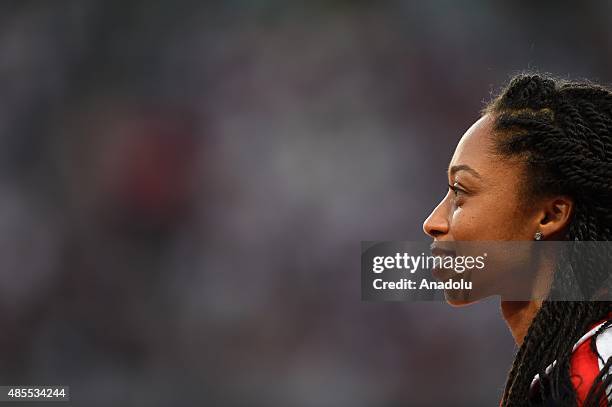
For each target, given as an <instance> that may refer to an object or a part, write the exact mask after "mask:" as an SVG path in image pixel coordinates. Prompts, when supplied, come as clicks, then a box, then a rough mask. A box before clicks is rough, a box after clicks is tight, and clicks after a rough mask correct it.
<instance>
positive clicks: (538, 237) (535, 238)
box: [533, 230, 543, 240]
mask: <svg viewBox="0 0 612 407" xmlns="http://www.w3.org/2000/svg"><path fill="white" fill-rule="evenodd" d="M542 236H543V235H542V232H540V231H539V230H538V231H537V232H536V233H535V235H533V239H534V240H542Z"/></svg>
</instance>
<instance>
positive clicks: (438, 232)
mask: <svg viewBox="0 0 612 407" xmlns="http://www.w3.org/2000/svg"><path fill="white" fill-rule="evenodd" d="M448 230H449V225H448V217H447V213H446V200H445V199H443V200H442V202H440V203H439V204H438V206H436V208H435V209H434V210H433V211H432V212H431V214H430V215H429V216H428V217H427V219H425V222H423V232H425V234H426V235H428V236H430V237H432V238H434V239H435V238H438V237H440V236H444V235H445V234H447V233H448Z"/></svg>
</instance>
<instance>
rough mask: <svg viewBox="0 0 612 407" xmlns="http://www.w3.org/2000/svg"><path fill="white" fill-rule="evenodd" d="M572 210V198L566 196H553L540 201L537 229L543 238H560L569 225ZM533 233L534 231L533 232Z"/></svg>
mask: <svg viewBox="0 0 612 407" xmlns="http://www.w3.org/2000/svg"><path fill="white" fill-rule="evenodd" d="M573 210H574V200H573V199H571V198H570V197H567V196H555V197H553V198H547V199H545V200H544V201H543V202H542V207H541V211H540V215H539V221H540V223H539V225H538V230H539V231H540V232H542V234H543V235H544V239H547V240H556V239H558V238H561V236H562V235H563V234H564V232H565V230H566V229H567V226H568V225H569V222H570V219H571V216H572V213H573ZM534 233H535V232H534Z"/></svg>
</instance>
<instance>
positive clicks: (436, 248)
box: [429, 242, 457, 281]
mask: <svg viewBox="0 0 612 407" xmlns="http://www.w3.org/2000/svg"><path fill="white" fill-rule="evenodd" d="M451 245H452V242H433V243H432V244H431V245H430V246H429V249H430V251H431V254H432V255H434V256H438V257H447V256H450V257H455V256H456V255H457V252H456V251H455V250H453V249H451V248H450V246H451ZM444 246H446V247H444ZM431 274H432V276H433V277H434V278H435V279H436V280H438V281H446V280H448V279H449V278H451V277H452V276H453V273H452V272H451V271H450V270H447V269H444V268H441V269H440V268H435V267H434V268H432V269H431Z"/></svg>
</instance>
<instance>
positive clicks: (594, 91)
mask: <svg viewBox="0 0 612 407" xmlns="http://www.w3.org/2000/svg"><path fill="white" fill-rule="evenodd" d="M483 113H485V114H490V115H492V117H493V120H494V125H493V129H494V130H493V132H494V140H495V141H494V144H495V150H496V151H495V153H496V154H499V155H501V156H503V157H508V158H518V159H520V160H521V161H522V162H523V163H524V165H525V166H524V168H525V181H524V182H525V184H524V187H523V188H524V191H523V194H524V196H525V197H526V198H524V201H529V200H533V199H536V198H538V197H540V196H551V195H552V194H565V195H567V196H570V197H572V199H573V200H574V210H573V212H572V214H571V217H570V220H569V224H568V227H567V228H566V232H565V236H564V237H563V239H564V240H569V241H578V242H582V241H608V240H612V210H611V209H612V92H611V91H610V90H608V89H606V88H604V87H602V86H599V85H594V84H591V83H587V82H579V83H578V82H568V81H561V80H557V79H554V78H551V77H549V76H546V75H539V74H521V75H518V76H516V77H515V78H514V79H512V80H511V82H510V83H509V85H508V86H507V87H506V88H505V89H504V90H503V91H502V92H501V93H500V94H499V96H497V97H496V98H495V99H493V101H492V102H490V103H489V104H488V106H486V107H485V109H484V111H483ZM581 256H582V257H581ZM595 257H596V255H595ZM599 260H600V261H597V260H596V259H595V260H594V259H593V258H590V257H589V254H585V252H584V250H580V251H578V250H574V251H573V252H572V253H569V254H568V259H567V261H568V262H569V264H570V265H572V264H573V265H574V266H576V265H577V264H578V263H579V264H580V267H582V268H581V269H579V270H578V271H579V273H580V276H581V279H584V284H585V293H586V294H585V295H586V296H585V299H589V298H593V296H592V294H593V293H594V292H596V291H597V290H598V289H600V288H601V284H602V282H603V281H606V280H608V277H609V276H610V271H609V266H608V265H609V264H612V263H611V262H610V261H609V259H607V258H606V259H599ZM585 265H586V266H585ZM585 268H587V269H585ZM574 269H576V267H574ZM568 278H569V277H568V276H567V275H566V274H564V272H563V270H562V269H561V268H559V267H557V270H556V271H555V274H554V277H553V284H552V290H551V294H549V297H548V299H547V300H546V301H544V302H543V303H542V306H541V308H540V310H539V311H538V312H537V314H536V316H535V317H534V319H533V321H532V323H531V325H530V327H529V329H528V332H527V334H526V336H525V338H524V341H523V343H522V345H521V346H520V348H519V350H518V352H517V354H516V356H515V359H514V362H513V365H512V368H511V370H510V372H509V374H508V379H507V382H506V386H505V390H504V393H503V398H502V406H504V407H514V406H525V405H532V403H533V402H534V400H538V402H539V403H540V404H541V405H555V406H558V405H563V406H565V405H567V406H576V405H577V399H576V392H575V390H574V388H573V387H572V384H571V381H570V357H571V354H572V348H573V346H574V344H575V343H576V342H577V341H578V339H579V338H580V337H581V336H582V335H584V334H585V333H586V332H587V331H588V330H589V327H590V326H592V325H593V324H595V323H596V322H598V321H601V320H604V319H607V317H608V314H609V313H610V312H611V311H612V303H611V302H607V301H553V300H552V299H551V295H552V293H554V292H555V290H558V289H560V288H562V287H563V285H564V284H568V282H567V280H568ZM598 286H599V287H598ZM608 325H609V324H608V323H606V324H605V325H604V326H603V327H602V329H604V328H607V326H608ZM600 331H601V329H600ZM596 335H597V333H596ZM594 342H595V341H592V342H591V343H592V347H593V350H594V351H596V349H595V347H594ZM553 362H555V364H554V366H553V369H552V370H551V371H548V372H546V368H547V367H548V366H549V365H551V364H552V363H553ZM603 363H605V365H604V367H603V369H602V370H601V373H600V375H599V376H598V377H597V379H596V381H595V384H594V385H593V386H592V388H591V389H590V391H589V394H588V396H587V400H586V403H585V405H592V406H599V405H600V403H601V402H602V400H606V394H605V391H606V389H607V387H608V385H609V384H610V383H611V382H612V375H608V374H607V372H608V371H609V368H610V366H611V365H612V358H611V360H608V361H603ZM536 374H539V375H540V383H541V384H540V386H539V390H538V392H539V394H537V395H536V398H534V395H533V394H531V395H530V387H531V382H532V380H533V379H534V376H535V375H536Z"/></svg>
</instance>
